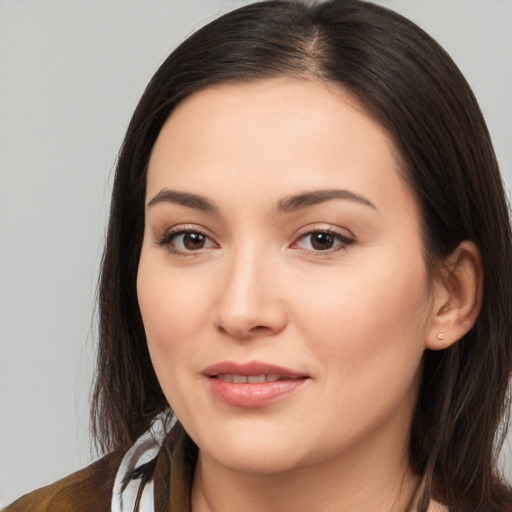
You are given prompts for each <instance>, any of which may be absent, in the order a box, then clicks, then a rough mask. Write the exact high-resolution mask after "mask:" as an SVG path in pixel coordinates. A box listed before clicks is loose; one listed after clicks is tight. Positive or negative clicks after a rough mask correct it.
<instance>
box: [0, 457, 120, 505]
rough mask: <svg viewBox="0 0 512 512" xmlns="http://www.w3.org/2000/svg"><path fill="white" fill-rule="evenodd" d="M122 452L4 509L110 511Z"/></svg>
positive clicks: (32, 493)
mask: <svg viewBox="0 0 512 512" xmlns="http://www.w3.org/2000/svg"><path fill="white" fill-rule="evenodd" d="M122 456H123V454H122V453H120V452H113V453H110V454H108V455H106V456H105V457H103V458H101V459H99V460H97V461H96V462H94V463H93V464H91V465H90V466H87V467H86V468H84V469H82V470H80V471H77V472H76V473H73V474H72V475H69V476H67V477H65V478H63V479H62V480H59V481H57V482H55V483H53V484H51V485H48V486H46V487H42V488H41V489H38V490H36V491H34V492H31V493H29V494H26V495H25V496H22V497H21V498H19V499H18V500H16V501H15V502H14V503H12V504H11V505H9V506H8V507H7V508H6V509H5V510H4V511H3V512H85V511H91V510H94V511H95V512H103V511H105V512H109V511H110V504H111V499H112V487H113V484H114V479H115V476H116V472H117V469H118V467H119V464H120V462H121V459H122Z"/></svg>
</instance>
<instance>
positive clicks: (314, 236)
mask: <svg viewBox="0 0 512 512" xmlns="http://www.w3.org/2000/svg"><path fill="white" fill-rule="evenodd" d="M353 243H354V240H353V239H351V238H347V237H345V236H343V235H340V234H339V233H335V232H333V231H310V232H309V233H306V234H305V235H302V236H301V237H300V238H299V240H298V242H297V244H296V245H297V246H298V247H299V248H300V249H306V250H308V251H311V252H318V253H320V252H329V251H330V252H333V251H336V250H338V249H344V248H346V247H347V246H349V245H351V244H353Z"/></svg>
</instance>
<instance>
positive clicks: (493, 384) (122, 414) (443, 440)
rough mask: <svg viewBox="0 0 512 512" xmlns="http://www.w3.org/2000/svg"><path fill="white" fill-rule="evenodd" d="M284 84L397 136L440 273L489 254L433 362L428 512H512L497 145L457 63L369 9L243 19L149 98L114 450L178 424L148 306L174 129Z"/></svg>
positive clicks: (107, 263)
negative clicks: (145, 254)
mask: <svg viewBox="0 0 512 512" xmlns="http://www.w3.org/2000/svg"><path fill="white" fill-rule="evenodd" d="M282 75H288V76H293V77H297V78H305V79H316V80H321V81H325V82H329V83H334V84H337V85H338V86H340V87H342V88H343V89H345V90H348V91H349V92H350V93H352V94H353V95H354V96H355V97H356V98H357V99H358V100H359V102H360V103H361V104H362V105H363V107H364V108H365V109H366V110H367V111H368V112H369V113H370V114H371V115H373V116H374V118H375V119H377V120H378V121H379V122H380V123H381V125H382V126H383V127H384V128H385V129H386V130H387V131H388V133H389V134H390V135H391V137H392V139H393V140H394V143H395V145H396V148H397V150H398V154H399V156H400V159H401V168H402V171H403V175H404V178H405V179H406V180H407V182H408V183H409V185H410V187H411V189H412V190H413V192H414V194H415V196H416V198H417V202H418V205H419V209H420V212H421V219H422V229H423V234H424V245H425V261H426V265H427V268H428V269H429V270H430V271H431V272H434V271H435V266H436V262H438V261H440V260H441V259H442V258H443V257H445V256H447V255H448V254H449V253H450V252H451V251H452V250H453V249H454V248H455V247H456V246H457V245H458V244H459V243H460V242H461V241H463V240H472V241H474V242H475V243H476V244H477V245H478V247H479V248H480V251H481V254H482V258H483V265H484V273H485V285H484V299H483V306H482V310H481V313H480V315H479V317H478V320H477V322H476V324H475V326H474V327H473V329H471V331H470V332H468V334H467V335H466V336H464V337H463V338H462V339H461V340H459V341H458V342H457V343H456V344H454V345H453V346H451V347H450V348H448V349H446V350H444V351H440V352H430V351H427V352H426V353H425V356H424V371H423V382H422V386H421V390H420V395H419V399H418V404H417V408H416V412H415V416H414V420H413V425H412V431H411V442H410V457H411V461H412V463H413V464H414V466H415V468H416V469H417V471H418V472H420V473H423V474H424V475H425V478H426V483H427V485H426V487H425V492H424V496H423V500H422V502H421V506H420V509H421V510H422V511H424V510H426V507H427V503H428V499H429V496H430V495H431V493H432V492H434V493H435V495H436V496H437V497H438V498H439V499H440V500H441V501H443V502H444V503H446V504H447V505H449V507H450V510H452V511H463V510H471V511H491V510H500V511H503V510H512V494H511V492H510V491H509V489H508V488H507V486H506V485H505V484H504V483H502V480H501V479H500V478H499V475H498V473H497V469H496V456H497V451H498V449H499V448H500V446H501V441H500V439H501V438H500V437H499V436H500V434H503V433H504V431H505V428H504V427H503V426H504V425H506V422H504V420H503V418H504V416H505V414H506V411H507V407H508V403H507V389H508V381H509V374H510V371H511V364H512V343H511V339H510V337H511V334H512V323H511V322H512V315H511V311H510V308H511V304H512V297H511V290H512V287H511V280H512V268H511V265H512V248H511V230H510V223H509V211H508V206H507V201H506V198H505V194H504V190H503V185H502V181H501V178H500V174H499V169H498V165H497V162H496V158H495V155H494V152H493V149H492V145H491V141H490V137H489V133H488V130H487V128H486V125H485V122H484V120H483V118H482V115H481V113H480V110H479V107H478V104H477V102H476V100H475V98H474V96H473V94H472V92H471V89H470V87H469V86H468V84H467V82H466V81H465V79H464V77H463V76H462V74H461V73H460V71H459V70H458V68H457V67H456V65H455V64H454V63H453V61H452V60H451V59H450V57H449V56H448V55H447V54H446V52H445V51H444V50H443V49H442V48H441V47H440V46H439V45H438V44H437V43H436V42H435V41H434V40H433V39H432V38H431V37H429V36H428V35H427V34H426V33H425V32H423V31H422V30H421V29H420V28H418V27H417V26H416V25H414V24H413V23H412V22H410V21H408V20H407V19H405V18H403V17H402V16H399V15H398V14H396V13H394V12H392V11H390V10H387V9H385V8H383V7H378V6H376V5H373V4H371V3H369V2H365V1H364V2H363V1H359V0H329V1H327V2H323V3H318V4H313V5H306V4H305V3H303V2H300V1H267V2H261V3H256V4H252V5H249V6H246V7H243V8H241V9H238V10H235V11H233V12H231V13H228V14H227V15H225V16H223V17H221V18H219V19H217V20H216V21H214V22H212V23H210V24H209V25H207V26H205V27H203V28H202V29H201V30H199V31H198V32H196V33H195V34H193V35H192V36H191V37H190V38H189V39H187V40H186V41H185V42H184V43H182V44H181V45H180V46H179V47H178V48H177V49H176V50H175V51H174V52H173V53H172V54H171V55H170V56H169V57H168V58H167V60H166V61H165V62H164V63H163V64H162V65H161V67H160V68H159V70H158V71H157V73H156V74H155V75H154V77H153V78H152V80H151V82H150V83H149V85H148V87H147V89H146V91H145V92H144V94H143V96H142V98H141V100H140V103H139V105H138V106H137V109H136V110H135V113H134V115H133V118H132V120H131V122H130V125H129V127H128V131H127V133H126V137H125V140H124V143H123V146H122V149H121V152H120V154H119V158H118V164H117V171H116V177H115V182H114V190H113V196H112V205H111V211H110V222H109V228H108V236H107V242H106V248H105V253H104V258H103V266H102V271H101V279H100V287H99V338H100V340H99V352H98V362H97V379H96V385H95V389H94V396H93V404H92V417H93V422H94V427H93V431H94V433H95V435H96V438H97V439H98V442H99V444H100V446H101V447H102V448H103V449H104V450H110V449H113V448H125V447H128V446H129V445H130V444H131V443H132V442H133V440H134V439H135V438H137V437H138V436H139V435H140V434H141V433H142V432H143V431H145V430H146V429H147V428H148V426H149V424H150V422H151V420H152V419H153V418H154V416H155V415H156V414H158V413H159V412H161V411H165V410H166V408H168V404H167V402H166V400H165V397H164V395H163V393H162V391H161V389H160V386H159V383H158V381H157V378H156V376H155V373H154V371H153V368H152V365H151V361H150V359H149V354H148V350H147V345H146V339H145V335H144V330H143V326H142V320H141V315H140V311H139V307H138V303H137V293H136V276H137V266H138V260H139V255H140V250H141V244H142V236H143V231H144V197H145V183H146V170H147V164H148V160H149V156H150V153H151V149H152V147H153V145H154V143H155V140H156V138H157V137H158V134H159V132H160V129H161V128H162V125H163V124H164V122H165V121H166V119H167V118H168V117H169V115H170V114H171V113H172V111H173V109H174V107H175V106H176V105H177V104H178V103H179V102H180V101H181V100H183V99H184V98H185V97H187V96H188V95H190V94H192V93H193V92H195V91H198V90H201V89H204V88H205V87H208V86H210V85H213V84H218V83H222V82H237V81H238V82H240V81H248V80H263V79H266V78H271V77H276V76H282ZM500 425H501V426H502V427H503V428H502V431H501V432H500ZM497 435H498V437H496V436H497Z"/></svg>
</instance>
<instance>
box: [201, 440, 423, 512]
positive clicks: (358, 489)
mask: <svg viewBox="0 0 512 512" xmlns="http://www.w3.org/2000/svg"><path fill="white" fill-rule="evenodd" d="M404 437H405V438H407V436H404ZM366 441H367V440H366ZM380 446H381V447H382V445H380ZM372 448H373V449H372ZM397 448H398V447H397V446H396V445H395V446H387V447H385V448H384V449H382V448H381V449H377V450H376V449H375V445H373V446H372V447H370V446H369V445H368V443H367V442H366V443H365V450H364V451H365V452H366V453H362V452H361V450H358V449H354V450H353V453H351V454H346V453H345V454H343V455H341V456H333V457H332V458H331V459H329V460H327V461H325V460H324V461H322V463H319V464H313V465H310V466H304V467H300V468H294V469H291V470H289V471H285V472H281V473H278V474H274V473H272V474H261V473H260V474H253V473H242V472H239V471H236V470H232V469H229V468H226V467H223V466H221V465H219V464H217V463H216V462H215V461H214V460H213V459H211V458H210V457H208V455H206V454H204V453H201V452H200V453H199V457H198V461H197V466H196V473H195V477H194V484H193V487H192V511H193V512H223V511H226V510H243V511H244V512H268V511H269V510H272V512H289V511H290V510H293V511H294V512H306V511H308V512H309V511H311V510H315V512H340V511H347V512H348V511H350V512H368V510H374V511H379V512H381V511H382V512H391V511H393V512H398V511H399V512H405V511H406V510H408V508H409V504H410V503H411V501H412V497H413V495H414V492H415V490H416V487H417V485H418V482H419V478H418V476H417V475H416V474H415V473H414V472H413V471H412V469H411V467H410V465H409V463H408V460H407V455H406V450H405V449H404V450H397Z"/></svg>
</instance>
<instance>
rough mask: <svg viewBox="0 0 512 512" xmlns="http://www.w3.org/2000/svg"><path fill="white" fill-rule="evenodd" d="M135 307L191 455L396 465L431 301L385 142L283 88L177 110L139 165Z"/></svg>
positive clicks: (229, 462) (315, 90)
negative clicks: (389, 456) (142, 209)
mask: <svg viewBox="0 0 512 512" xmlns="http://www.w3.org/2000/svg"><path fill="white" fill-rule="evenodd" d="M137 286H138V298H139V304H140V309H141V312H142V317H143V321H144V327H145V331H146V334H147V341H148V346H149V351H150V354H151V358H152V361H153V364H154V367H155V371H156V374H157V376H158V379H159V382H160V384H161V386H162V389H163V391H164V393H165V396H166V397H167V400H168V401H169V403H170V405H171V407H172V409H173V410H174V411H175V413H176V415H177V417H178V418H179V420H180V421H181V422H182V424H183V425H184V427H185V429H186V430H187V431H188V433H189V434H190V435H191V437H192V438H193V439H194V441H195V442H196V443H197V445H198V446H199V448H200V450H201V454H202V456H203V457H206V458H208V459H209V460H211V461H214V462H215V463H217V464H220V465H222V466H224V467H228V468H231V469H235V470H240V471H246V472H256V473H269V472H278V471H285V470H287V469H291V468H299V467H304V466H308V465H311V464H318V463H321V462H322V461H326V460H332V459H333V458H335V459H336V458H338V459H340V460H341V459H343V458H344V457H352V456H353V457H359V456H360V455H361V454H362V453H363V451H365V450H366V451H367V452H369V451H371V453H372V454H374V455H375V456H377V457H380V458H382V457H385V454H386V453H398V452H399V453H401V454H403V453H404V450H406V447H407V443H408V429H409V426H410V422H411V416H412V411H413V409H414V405H415V401H416V397H417V389H418V381H419V374H420V362H421V358H422V354H423V351H424V349H425V342H426V338H427V336H430V331H429V328H430V317H431V314H432V301H433V298H432V292H431V287H430V286H429V281H428V278H427V272H426V268H425V263H424V258H423V246H422V238H421V232H420V222H419V217H418V212H417V210H416V204H415V201H414V198H413V196H412V194H411V192H410V190H409V189H408V187H407V185H406V184H405V183H404V181H403V180H402V179H401V177H400V175H399V170H398V162H397V158H396V156H395V153H394V147H393V144H392V142H391V140H390V139H389V138H388V136H387V134H386V132H385V131H384V130H383V129H382V128H381V126H380V125H379V124H377V123H376V122H375V121H373V120H372V119H371V118H370V117H369V116H368V115H367V114H366V113H365V112H364V110H363V109H362V108H360V107H359V106H358V104H357V103H356V102H355V100H353V99H352V98H351V96H349V95H348V94H347V93H345V92H344V91H342V90H339V89H336V88H334V87H333V86H332V87H331V88H328V86H326V85H325V84H321V83H318V82H312V81H311V82H308V81H298V80H292V79H273V80H268V81H261V82H254V83H245V84H236V85H220V86H215V87H212V88H209V89H206V90H203V91H201V92H198V93H196V94H194V95H192V96H191V97H189V98H188V99H186V100H185V101H184V102H182V103H181V104H180V105H179V106H178V107H177V108H176V110H175V111H174V113H173V114H172V115H171V117H170V118H169V120H168V121H167V122H166V124H165V125H164V127H163V129H162V131H161V133H160V135H159V137H158V140H157V142H156V144H155V147H154V149H153V152H152V155H151V159H150V162H149V169H148V178H147V198H146V227H145V234H144V241H143V247H142V254H141V258H140V264H139V272H138V281H137Z"/></svg>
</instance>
